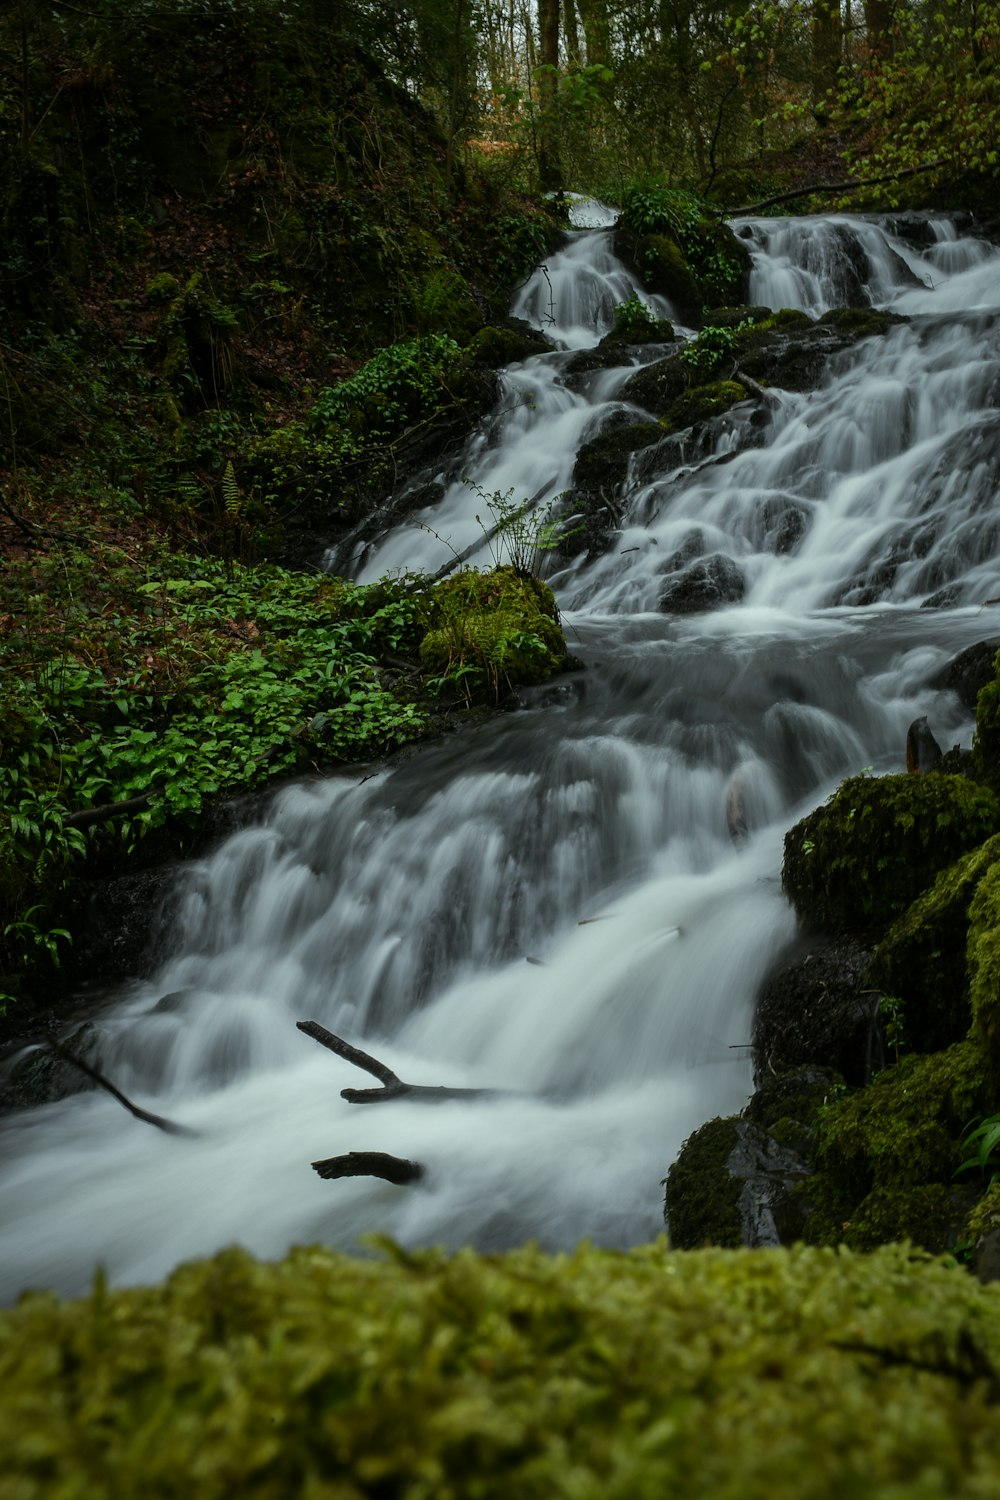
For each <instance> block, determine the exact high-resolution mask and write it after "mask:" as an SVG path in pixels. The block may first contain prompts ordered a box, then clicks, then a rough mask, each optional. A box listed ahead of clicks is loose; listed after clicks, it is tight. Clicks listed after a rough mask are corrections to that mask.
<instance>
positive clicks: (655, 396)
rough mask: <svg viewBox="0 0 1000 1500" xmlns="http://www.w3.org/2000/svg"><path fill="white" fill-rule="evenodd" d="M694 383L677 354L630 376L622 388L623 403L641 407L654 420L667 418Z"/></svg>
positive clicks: (644, 367)
mask: <svg viewBox="0 0 1000 1500" xmlns="http://www.w3.org/2000/svg"><path fill="white" fill-rule="evenodd" d="M690 383H691V381H690V372H689V371H688V368H687V366H686V365H685V364H684V362H683V361H682V360H681V359H680V357H679V356H678V355H676V354H673V355H670V356H668V357H667V358H666V359H658V360H656V362H655V363H654V364H651V365H644V366H643V368H642V369H641V370H637V371H636V373H635V374H634V375H630V376H629V378H628V380H627V381H626V382H625V384H624V386H623V387H622V400H623V401H629V402H631V403H632V405H633V406H641V407H642V408H643V410H644V411H648V412H652V414H653V416H654V417H664V416H666V414H667V412H668V411H669V410H670V408H671V407H672V406H673V404H674V402H675V401H676V400H677V398H678V397H679V396H683V395H684V392H685V391H686V390H687V388H688V386H689V385H690Z"/></svg>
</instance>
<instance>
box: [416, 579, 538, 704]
mask: <svg viewBox="0 0 1000 1500" xmlns="http://www.w3.org/2000/svg"><path fill="white" fill-rule="evenodd" d="M420 660H421V663H422V665H423V668H424V670H425V672H427V673H428V674H430V675H431V676H433V677H435V678H437V679H438V685H439V686H440V687H441V688H442V689H448V690H451V691H457V692H459V693H461V694H462V695H463V696H464V697H465V698H466V699H467V700H469V701H470V702H474V701H479V702H491V703H499V702H501V701H502V700H503V699H505V698H506V697H507V695H508V694H509V692H510V690H511V688H512V687H513V686H514V685H515V684H516V683H517V684H521V683H525V684H530V683H534V682H542V681H543V680H544V679H545V678H546V677H550V676H551V675H552V673H553V672H556V671H559V670H560V669H561V668H562V667H564V666H565V665H566V663H567V650H566V641H565V638H564V636H563V633H562V630H561V629H560V627H559V612H558V610H557V609H556V603H555V598H554V596H553V593H552V590H551V589H550V588H549V586H548V585H547V584H545V583H542V582H541V581H540V580H539V579H537V578H532V577H531V576H529V575H527V574H525V573H521V572H518V571H517V570H516V569H515V568H512V567H505V568H497V569H495V570H494V571H493V572H491V573H478V572H475V571H473V570H468V571H464V572H461V573H456V574H455V575H454V576H453V577H452V578H447V579H445V580H444V581H443V582H442V583H440V584H438V585H437V586H436V588H435V590H434V592H433V595H432V598H431V601H430V615H429V623H428V628H427V630H426V633H425V634H424V637H423V640H422V641H421V643H420Z"/></svg>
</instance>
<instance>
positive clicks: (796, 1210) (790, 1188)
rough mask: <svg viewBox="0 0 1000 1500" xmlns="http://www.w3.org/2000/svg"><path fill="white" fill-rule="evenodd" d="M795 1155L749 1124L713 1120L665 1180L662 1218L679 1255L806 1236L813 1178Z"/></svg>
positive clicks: (758, 1246) (786, 1241) (755, 1246)
mask: <svg viewBox="0 0 1000 1500" xmlns="http://www.w3.org/2000/svg"><path fill="white" fill-rule="evenodd" d="M808 1171H809V1169H808V1167H807V1166H806V1163H805V1161H804V1160H803V1158H802V1156H801V1155H800V1154H799V1152H798V1150H797V1149H796V1148H795V1147H794V1146H793V1145H792V1144H790V1143H789V1142H787V1141H786V1142H784V1143H782V1142H780V1141H779V1140H778V1139H777V1137H776V1135H775V1133H774V1132H773V1131H768V1130H765V1129H763V1128H762V1127H761V1126H760V1125H759V1124H757V1123H756V1121H754V1120H751V1119H746V1118H740V1119H734V1118H730V1119H716V1120H709V1122H708V1124H707V1125H703V1126H702V1127H701V1129H700V1130H697V1131H695V1133H694V1135H693V1136H691V1137H690V1138H689V1139H688V1140H687V1141H685V1143H684V1145H683V1146H682V1147H681V1150H680V1153H679V1155H678V1157H677V1160H676V1161H675V1162H674V1163H673V1164H672V1165H671V1167H670V1170H669V1171H668V1173H667V1178H666V1194H665V1198H664V1207H663V1212H664V1218H665V1220H666V1223H667V1228H668V1230H669V1233H670V1242H671V1244H672V1245H673V1246H674V1247H675V1248H677V1249H689V1250H694V1249H697V1248H699V1247H701V1246H704V1245H720V1246H723V1247H726V1246H728V1247H731V1248H736V1247H738V1246H740V1245H743V1246H746V1247H747V1248H749V1249H762V1248H768V1247H769V1248H774V1247H775V1246H777V1245H781V1244H792V1243H793V1242H794V1241H796V1240H799V1239H801V1238H802V1231H803V1227H804V1219H803V1206H802V1201H801V1196H800V1195H799V1194H797V1193H796V1192H795V1190H796V1189H797V1188H798V1187H799V1185H800V1184H801V1182H802V1180H803V1178H805V1177H807V1176H808Z"/></svg>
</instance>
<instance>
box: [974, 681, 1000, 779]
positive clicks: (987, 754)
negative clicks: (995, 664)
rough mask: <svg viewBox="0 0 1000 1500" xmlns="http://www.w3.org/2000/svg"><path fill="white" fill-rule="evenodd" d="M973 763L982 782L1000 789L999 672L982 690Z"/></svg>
mask: <svg viewBox="0 0 1000 1500" xmlns="http://www.w3.org/2000/svg"><path fill="white" fill-rule="evenodd" d="M972 762H973V766H974V768H975V772H976V775H977V776H978V777H979V779H980V781H985V783H986V785H987V786H991V787H993V788H994V790H995V791H1000V675H997V676H996V677H994V679H993V681H992V682H989V683H987V684H986V686H985V687H984V688H982V689H981V690H980V693H979V697H978V699H977V700H976V733H975V736H974V738H973V741H972Z"/></svg>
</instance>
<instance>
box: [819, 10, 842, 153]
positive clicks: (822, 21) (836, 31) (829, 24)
mask: <svg viewBox="0 0 1000 1500" xmlns="http://www.w3.org/2000/svg"><path fill="white" fill-rule="evenodd" d="M843 45H844V23H843V19H842V17H841V13H840V0H813V8H812V98H813V109H814V110H816V111H818V112H819V115H823V116H825V114H826V110H827V108H828V106H827V102H826V101H827V96H828V95H830V94H833V95H836V92H837V81H838V74H839V71H840V59H841V52H842V49H843ZM819 115H818V117H819ZM819 123H820V124H822V123H824V121H823V119H820V120H819Z"/></svg>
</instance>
